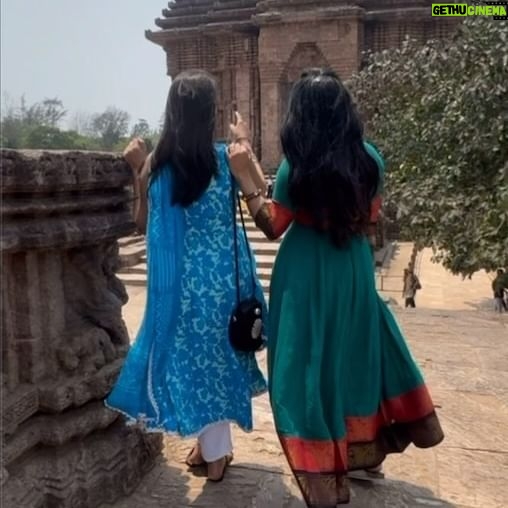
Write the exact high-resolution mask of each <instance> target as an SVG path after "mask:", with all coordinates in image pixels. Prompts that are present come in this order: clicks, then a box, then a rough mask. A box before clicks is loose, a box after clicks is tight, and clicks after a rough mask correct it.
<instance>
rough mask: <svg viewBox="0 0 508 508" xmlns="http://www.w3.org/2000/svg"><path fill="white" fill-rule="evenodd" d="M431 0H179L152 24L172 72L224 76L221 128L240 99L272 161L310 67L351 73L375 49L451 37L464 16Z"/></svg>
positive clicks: (260, 148) (269, 163) (222, 130)
mask: <svg viewBox="0 0 508 508" xmlns="http://www.w3.org/2000/svg"><path fill="white" fill-rule="evenodd" d="M431 4H432V1H431V0H356V1H352V0H291V1H289V0H215V1H212V0H175V1H174V2H172V3H171V4H170V8H169V9H164V10H163V11H162V15H163V17H162V18H158V19H156V21H155V23H156V25H157V26H158V28H159V30H158V31H150V30H149V31H147V32H146V36H147V38H148V39H149V40H151V41H152V42H155V43H156V44H159V45H160V46H162V48H163V49H164V51H166V54H167V56H168V68H167V71H168V74H169V75H170V76H175V75H176V74H177V73H178V72H180V71H182V70H185V69H189V68H204V69H207V70H208V71H210V72H212V73H213V74H215V75H216V76H217V78H218V80H219V84H220V97H219V121H218V127H217V136H218V137H220V138H223V137H224V135H225V134H226V131H227V126H228V123H229V116H230V112H231V109H232V105H236V106H237V107H238V108H239V109H240V110H241V111H242V112H243V113H244V114H245V115H248V118H249V120H250V128H251V131H252V133H253V135H254V140H255V148H256V151H257V152H258V156H260V157H261V158H262V162H263V164H264V166H265V169H267V170H272V169H274V168H275V167H276V166H277V165H278V163H279V161H280V156H281V150H280V144H279V127H280V125H281V121H282V118H283V116H284V113H285V110H286V106H287V97H288V90H289V88H290V85H291V82H292V80H293V79H294V77H295V76H297V75H299V73H300V72H301V71H302V70H303V69H304V68H305V67H309V66H316V65H329V66H330V67H332V68H333V69H334V70H335V71H337V72H338V73H339V75H340V76H341V77H342V78H343V79H347V78H349V77H350V76H351V74H352V73H353V72H355V71H358V70H359V69H360V68H361V66H362V54H363V52H365V51H367V50H372V51H381V50H383V49H386V48H392V47H398V46H400V45H401V43H402V41H403V40H404V38H405V37H406V36H408V35H409V36H411V37H412V38H415V39H417V40H419V41H421V42H424V41H426V40H429V39H432V38H442V37H448V36H449V35H450V34H451V33H452V32H453V30H454V28H455V26H456V25H457V23H458V22H460V18H448V19H443V18H435V17H434V18H433V17H432V16H431Z"/></svg>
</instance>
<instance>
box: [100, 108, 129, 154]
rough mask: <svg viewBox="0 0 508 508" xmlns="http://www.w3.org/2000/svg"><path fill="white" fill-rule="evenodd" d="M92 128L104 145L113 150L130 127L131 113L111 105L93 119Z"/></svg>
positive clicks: (105, 147)
mask: <svg viewBox="0 0 508 508" xmlns="http://www.w3.org/2000/svg"><path fill="white" fill-rule="evenodd" d="M92 129H93V131H94V133H95V134H96V135H97V136H98V137H99V138H100V139H101V142H102V147H103V148H104V149H106V150H111V149H112V148H113V147H114V146H115V145H116V144H118V142H119V141H120V139H121V138H122V137H123V136H125V135H126V134H127V131H128V129H129V114H128V113H127V112H126V111H122V110H120V109H118V108H115V107H109V108H107V109H106V111H104V112H103V113H100V114H97V115H95V116H94V117H93V119H92Z"/></svg>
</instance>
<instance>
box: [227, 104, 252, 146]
mask: <svg viewBox="0 0 508 508" xmlns="http://www.w3.org/2000/svg"><path fill="white" fill-rule="evenodd" d="M229 132H230V134H231V139H232V141H233V143H240V142H247V143H248V144H250V133H249V126H248V125H247V122H246V121H245V120H244V119H243V117H242V115H241V114H240V113H238V111H235V123H232V124H230V125H229Z"/></svg>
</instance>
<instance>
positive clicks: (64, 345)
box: [0, 150, 161, 508]
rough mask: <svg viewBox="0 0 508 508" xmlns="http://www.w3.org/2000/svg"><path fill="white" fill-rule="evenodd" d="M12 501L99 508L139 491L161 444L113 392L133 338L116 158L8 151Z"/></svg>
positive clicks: (5, 416) (6, 385)
mask: <svg viewBox="0 0 508 508" xmlns="http://www.w3.org/2000/svg"><path fill="white" fill-rule="evenodd" d="M1 177H2V188H1V193H2V206H1V212H2V234H1V244H0V248H1V254H2V260H1V270H2V272H1V279H2V287H1V335H2V364H1V367H2V369H1V382H2V402H3V404H2V414H1V418H2V428H1V431H2V457H1V458H2V463H1V472H2V476H1V482H2V490H3V502H4V504H3V506H5V507H6V508H7V507H8V508H14V507H16V508H34V507H46V506H53V507H58V508H67V507H68V508H71V507H72V508H91V507H95V506H98V505H99V504H100V503H102V502H108V501H109V502H112V501H114V500H115V499H116V498H117V497H118V496H119V495H122V494H128V493H130V492H131V491H132V490H133V489H134V488H135V487H136V485H137V483H138V481H139V480H140V478H141V476H142V475H143V474H144V473H145V472H146V471H147V470H148V469H149V468H150V467H151V466H152V464H153V463H154V457H155V456H156V455H157V454H158V452H159V451H160V447H161V438H160V437H159V436H157V435H150V436H146V435H143V434H142V433H141V432H140V431H139V430H138V429H137V428H134V427H127V426H126V425H125V424H124V422H123V419H122V418H120V417H119V416H118V415H117V414H116V413H114V412H112V411H110V410H108V409H106V408H105V407H104V404H103V399H104V398H105V396H106V395H107V394H108V393H109V391H110V390H111V388H112V385H113V383H114V381H115V379H116V377H117V375H118V373H119V370H120V367H121V365H122V362H123V358H124V356H125V354H126V351H127V349H128V347H129V337H128V334H127V330H126V327H125V325H124V322H123V320H122V306H123V305H124V304H125V303H126V301H127V294H126V292H125V289H124V287H123V285H122V283H121V282H120V281H119V280H118V279H117V278H116V276H115V271H116V268H117V263H118V246H117V238H119V237H121V236H125V235H127V234H129V233H131V232H132V231H133V230H134V224H133V223H132V220H131V215H130V211H129V208H130V207H129V200H130V194H129V190H128V186H129V184H130V171H129V169H128V167H127V166H126V164H125V163H124V162H123V161H122V160H121V159H120V158H118V157H116V156H113V155H108V154H96V153H77V152H45V153H44V152H36V151H24V152H17V151H12V150H4V151H2V167H1Z"/></svg>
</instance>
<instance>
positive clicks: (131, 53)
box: [0, 0, 169, 127]
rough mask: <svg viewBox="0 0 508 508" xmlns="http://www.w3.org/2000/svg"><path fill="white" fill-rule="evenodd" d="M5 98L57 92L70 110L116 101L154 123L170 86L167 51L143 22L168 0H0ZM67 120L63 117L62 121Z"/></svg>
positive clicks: (94, 109)
mask: <svg viewBox="0 0 508 508" xmlns="http://www.w3.org/2000/svg"><path fill="white" fill-rule="evenodd" d="M0 5H1V7H0V8H1V90H2V106H3V104H4V96H5V94H6V93H7V94H8V95H9V97H10V98H11V99H15V100H16V101H17V99H18V98H19V97H20V96H21V95H23V94H25V97H26V100H27V103H28V104H31V103H33V102H37V101H41V100H43V99H45V98H53V97H58V98H59V99H61V100H62V101H63V103H64V106H65V108H66V109H67V110H68V111H69V113H68V119H70V118H71V117H72V116H73V114H74V113H76V112H85V113H99V112H102V111H104V110H105V109H106V108H107V107H108V106H116V107H118V108H120V109H123V110H125V111H127V112H129V113H130V115H131V122H135V121H136V120H137V119H138V118H145V119H146V120H148V122H149V123H150V125H152V126H153V127H156V126H157V125H158V123H159V119H160V117H161V115H162V113H163V111H164V107H165V102H166V96H167V92H168V87H169V78H168V77H167V76H166V62H165V53H164V51H163V50H162V48H161V47H160V46H157V45H155V44H153V43H152V42H150V41H148V40H147V39H145V36H144V32H145V29H152V30H153V29H155V28H156V27H155V24H154V20H155V18H156V17H160V16H161V10H162V9H163V8H164V7H166V6H167V1H165V0H136V1H135V0H82V1H80V2H77V1H74V0H0ZM64 126H65V125H64Z"/></svg>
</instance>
